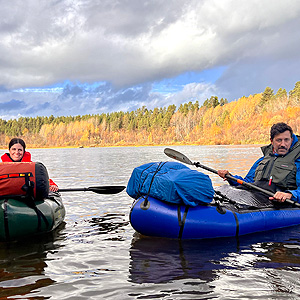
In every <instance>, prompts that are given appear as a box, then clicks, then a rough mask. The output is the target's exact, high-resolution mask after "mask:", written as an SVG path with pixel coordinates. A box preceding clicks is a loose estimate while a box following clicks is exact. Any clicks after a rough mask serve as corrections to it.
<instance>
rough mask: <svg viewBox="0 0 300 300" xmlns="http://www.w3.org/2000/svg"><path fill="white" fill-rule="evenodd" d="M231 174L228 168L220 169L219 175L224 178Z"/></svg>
mask: <svg viewBox="0 0 300 300" xmlns="http://www.w3.org/2000/svg"><path fill="white" fill-rule="evenodd" d="M227 174H229V172H228V170H218V175H219V176H220V177H222V178H224V180H226V175H227Z"/></svg>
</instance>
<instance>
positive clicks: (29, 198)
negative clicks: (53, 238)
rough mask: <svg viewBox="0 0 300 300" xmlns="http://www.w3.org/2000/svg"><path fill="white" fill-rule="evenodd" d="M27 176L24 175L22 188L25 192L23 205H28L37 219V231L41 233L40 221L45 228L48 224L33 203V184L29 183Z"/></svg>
mask: <svg viewBox="0 0 300 300" xmlns="http://www.w3.org/2000/svg"><path fill="white" fill-rule="evenodd" d="M29 176H30V175H29V174H28V173H26V174H25V184H24V185H23V187H22V190H24V191H26V197H25V199H26V200H25V203H26V204H27V205H28V207H30V208H32V209H33V210H34V211H35V213H36V215H37V218H38V228H37V230H38V231H41V227H42V221H41V220H42V219H43V221H44V222H45V224H46V226H47V227H49V222H48V220H47V218H46V217H45V215H44V214H43V213H42V212H41V211H40V210H39V209H38V208H37V206H36V203H35V201H34V182H33V181H30V178H29Z"/></svg>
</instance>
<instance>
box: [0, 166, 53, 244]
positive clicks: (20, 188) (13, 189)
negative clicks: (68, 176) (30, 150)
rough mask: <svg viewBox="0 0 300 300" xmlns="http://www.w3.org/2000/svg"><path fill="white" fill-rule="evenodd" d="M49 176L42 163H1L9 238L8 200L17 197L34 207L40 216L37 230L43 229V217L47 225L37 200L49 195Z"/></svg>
mask: <svg viewBox="0 0 300 300" xmlns="http://www.w3.org/2000/svg"><path fill="white" fill-rule="evenodd" d="M48 193H49V176H48V172H47V169H46V167H45V166H44V165H43V164H42V163H34V162H26V163H25V162H24V163H22V162H16V163H10V162H8V163H0V199H4V226H5V233H6V236H7V239H8V240H9V224H8V222H9V220H8V211H7V210H8V201H9V199H15V200H18V201H22V202H24V203H25V204H26V205H27V206H28V207H29V208H31V209H33V210H34V211H35V213H36V215H37V218H38V227H37V230H38V231H41V225H42V224H41V223H42V219H43V221H44V222H45V224H46V226H47V227H48V226H49V222H48V220H47V218H46V217H45V215H44V214H43V213H42V212H41V211H40V210H39V209H38V207H37V206H36V201H42V200H44V199H45V198H47V197H48Z"/></svg>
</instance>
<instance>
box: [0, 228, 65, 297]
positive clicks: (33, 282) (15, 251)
mask: <svg viewBox="0 0 300 300" xmlns="http://www.w3.org/2000/svg"><path fill="white" fill-rule="evenodd" d="M64 227H65V224H64V223H63V224H62V225H61V226H59V227H58V228H57V229H56V230H55V231H53V232H51V233H49V234H46V235H43V236H38V237H35V238H30V239H26V240H24V241H19V242H11V243H1V244H0V297H1V299H5V298H6V297H11V296H14V295H28V294H30V293H31V292H32V291H34V290H37V289H40V288H43V287H46V286H50V285H52V284H54V283H55V281H54V280H52V279H51V278H49V277H45V275H44V274H45V269H46V268H47V254H48V253H49V252H52V253H55V252H56V251H58V249H59V248H61V247H63V244H62V243H56V242H57V241H59V240H60V241H61V240H63V235H61V234H60V231H61V230H62V229H63V228H64ZM14 299H15V298H14ZM27 299H30V297H29V298H27ZM40 299H43V298H40Z"/></svg>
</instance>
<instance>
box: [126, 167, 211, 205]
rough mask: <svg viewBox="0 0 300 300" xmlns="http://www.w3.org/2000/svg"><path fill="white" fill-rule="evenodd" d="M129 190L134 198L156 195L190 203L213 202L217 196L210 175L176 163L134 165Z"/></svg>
mask: <svg viewBox="0 0 300 300" xmlns="http://www.w3.org/2000/svg"><path fill="white" fill-rule="evenodd" d="M126 192H127V193H128V195H129V196H131V197H132V198H135V199H136V198H138V197H140V196H142V195H149V196H151V197H153V198H156V199H159V200H163V201H167V202H171V203H177V204H181V203H184V204H185V205H189V206H197V205H198V204H201V203H202V204H203V203H210V202H211V201H212V199H213V196H214V189H213V186H212V182H211V180H210V178H209V177H208V175H205V174H203V173H201V172H198V171H196V170H191V169H190V168H188V167H187V166H185V165H183V164H181V163H177V162H154V163H148V164H144V165H141V166H139V167H137V168H135V169H134V170H133V172H132V174H131V177H130V179H129V182H128V185H127V189H126Z"/></svg>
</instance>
